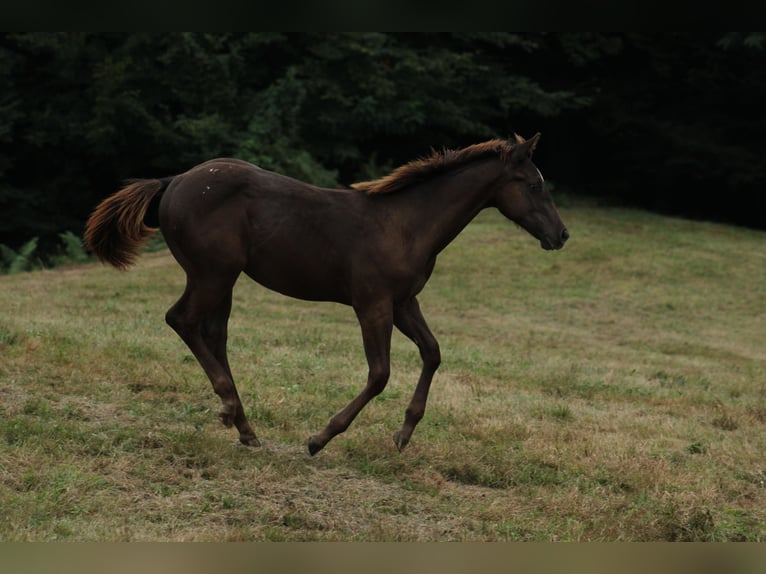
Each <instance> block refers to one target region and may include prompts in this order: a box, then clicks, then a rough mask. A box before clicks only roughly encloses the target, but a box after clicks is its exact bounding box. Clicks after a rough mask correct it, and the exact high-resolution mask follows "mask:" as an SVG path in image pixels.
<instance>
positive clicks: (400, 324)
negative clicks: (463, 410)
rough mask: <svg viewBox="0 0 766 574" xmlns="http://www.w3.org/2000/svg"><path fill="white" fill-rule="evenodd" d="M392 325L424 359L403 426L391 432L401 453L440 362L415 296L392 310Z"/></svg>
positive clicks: (422, 411)
mask: <svg viewBox="0 0 766 574" xmlns="http://www.w3.org/2000/svg"><path fill="white" fill-rule="evenodd" d="M394 324H395V325H396V328H397V329H399V330H400V331H401V332H402V333H403V334H404V335H406V336H407V337H409V338H410V339H412V341H414V342H415V344H416V345H417V346H418V349H419V350H420V357H421V359H422V360H423V370H422V371H421V373H420V379H418V384H417V387H415V392H414V393H413V395H412V400H411V401H410V404H409V406H408V407H407V410H406V412H405V414H404V424H403V425H402V428H401V429H400V430H398V431H397V432H396V433H395V434H394V443H395V444H396V448H398V449H399V451H400V452H401V451H402V449H403V448H404V447H405V446H407V443H409V442H410V438H411V437H412V431H414V430H415V426H416V425H417V424H418V422H420V419H422V418H423V415H424V414H425V412H426V401H427V400H428V390H429V389H430V387H431V380H432V379H433V376H434V373H436V369H438V368H439V364H440V363H441V352H440V350H439V343H438V341H437V340H436V338H435V337H434V336H433V334H432V333H431V330H430V329H429V328H428V325H427V324H426V320H425V319H424V318H423V314H422V313H421V312H420V305H419V304H418V301H417V299H415V298H414V297H413V298H412V299H410V300H409V301H407V302H406V303H404V304H402V305H399V306H397V307H396V309H395V310H394Z"/></svg>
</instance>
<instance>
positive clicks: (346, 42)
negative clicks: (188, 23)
mask: <svg viewBox="0 0 766 574" xmlns="http://www.w3.org/2000/svg"><path fill="white" fill-rule="evenodd" d="M764 37H766V36H764V34H763V33H753V32H737V33H725V34H704V35H700V34H691V33H651V34H650V33H644V34H640V33H618V34H608V33H597V32H587V33H579V32H578V33H555V34H554V33H521V34H514V33H505V32H497V33H369V32H364V33H262V32H253V33H168V34H162V35H160V34H147V33H88V32H78V33H71V32H58V33H50V32H34V33H2V34H0V78H1V79H2V82H0V211H2V213H3V214H4V217H3V218H2V219H1V220H0V243H4V244H6V245H8V246H9V248H10V249H12V250H18V249H20V248H21V247H22V246H23V245H24V244H25V243H26V242H28V241H29V240H30V239H31V238H32V237H38V238H39V245H38V247H37V249H38V251H39V253H40V254H42V256H44V257H49V256H51V254H56V253H57V250H58V249H59V244H60V241H61V240H60V234H62V233H65V232H66V230H74V232H75V233H77V232H78V230H79V229H81V228H82V225H83V223H84V221H85V219H86V218H87V216H88V214H89V213H90V212H91V210H92V209H93V207H94V206H95V204H96V203H98V201H100V200H101V199H102V198H103V197H105V196H106V195H108V194H109V193H112V192H113V191H115V190H116V189H117V188H118V187H119V185H120V183H121V182H122V181H123V180H124V179H128V178H133V177H150V176H167V175H172V174H175V173H180V172H183V171H185V170H186V169H188V168H189V167H191V166H192V165H194V164H196V163H199V162H201V161H204V160H207V159H210V158H212V157H215V156H237V157H240V158H243V159H246V160H250V161H253V162H255V163H257V164H259V165H261V166H262V167H264V168H267V169H272V170H276V171H279V172H282V173H285V174H287V175H291V176H293V177H296V178H299V179H303V180H306V181H310V182H313V183H316V184H319V185H323V186H334V185H338V184H341V185H346V184H349V183H351V182H353V181H358V180H362V179H367V178H369V177H374V176H379V175H381V174H382V173H385V171H386V170H388V169H390V168H391V167H393V166H396V165H399V164H401V163H403V162H405V161H409V160H411V159H412V158H414V157H417V156H419V155H423V154H424V153H427V152H428V150H429V149H430V148H431V147H441V146H453V147H454V146H461V145H467V144H470V143H475V142H477V141H480V140H482V139H486V138H490V137H498V136H499V137H507V136H509V135H511V134H512V133H513V132H518V133H520V134H522V135H529V134H532V133H534V132H535V131H541V132H543V134H544V137H543V140H542V142H543V143H542V144H541V147H540V151H539V152H538V153H539V154H541V155H542V157H543V160H542V161H541V165H542V167H543V169H544V172H545V174H546V178H547V179H549V180H555V181H557V182H560V183H561V184H563V185H566V186H567V187H568V188H569V189H572V190H573V191H574V193H582V192H583V191H585V192H588V193H599V194H616V195H619V196H620V197H621V201H632V202H635V203H640V204H642V205H645V206H648V207H652V208H657V209H666V210H673V211H676V212H683V213H684V214H686V215H706V216H711V217H717V218H729V219H735V220H737V221H741V222H744V223H747V224H752V225H757V226H758V225H761V226H762V225H765V223H764V222H763V212H764V203H763V201H764V199H763V197H762V194H761V193H760V189H761V187H762V185H761V182H762V181H763V180H764V178H766V167H765V164H763V162H762V161H760V157H761V155H762V154H761V151H762V145H761V142H762V141H763V133H764V131H766V120H764V119H763V114H761V113H760V108H761V101H762V99H763V93H764V92H765V91H766V73H764V70H766V66H764V63H765V62H764V57H766V52H765V51H764V49H763V46H764V45H766V42H764ZM671 92H672V97H669V93H671ZM596 152H597V153H596ZM721 189H737V191H738V197H739V198H740V201H738V202H725V203H722V202H720V201H717V198H719V197H720V190H721ZM706 198H714V199H706Z"/></svg>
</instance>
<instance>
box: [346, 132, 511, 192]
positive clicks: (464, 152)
mask: <svg viewBox="0 0 766 574" xmlns="http://www.w3.org/2000/svg"><path fill="white" fill-rule="evenodd" d="M515 138H516V143H524V141H525V140H524V138H522V137H521V136H519V135H516V136H515ZM514 145H515V144H514V143H511V142H509V141H507V140H500V139H494V140H489V141H486V142H483V143H478V144H474V145H470V146H468V147H465V148H463V149H456V150H455V149H444V150H441V151H436V150H433V151H432V153H431V155H430V156H428V157H424V158H420V159H416V160H414V161H411V162H409V163H407V164H405V165H403V166H401V167H398V168H396V169H395V170H394V171H392V172H391V173H390V174H388V175H387V176H385V177H382V178H380V179H376V180H374V181H362V182H359V183H355V184H353V185H352V186H351V187H353V188H354V189H358V190H359V191H364V192H365V193H370V194H372V193H392V192H394V191H399V190H400V189H403V188H405V187H407V186H409V185H412V184H413V183H418V182H421V181H423V180H425V179H428V178H430V177H434V176H435V175H438V174H440V173H444V172H446V171H448V170H450V169H453V168H455V167H458V166H460V165H463V164H465V163H468V162H470V161H473V160H476V159H481V158H484V157H490V156H494V155H499V156H500V157H501V158H502V159H503V160H504V161H505V160H506V159H507V158H508V156H509V154H510V152H511V150H512V149H513V147H514Z"/></svg>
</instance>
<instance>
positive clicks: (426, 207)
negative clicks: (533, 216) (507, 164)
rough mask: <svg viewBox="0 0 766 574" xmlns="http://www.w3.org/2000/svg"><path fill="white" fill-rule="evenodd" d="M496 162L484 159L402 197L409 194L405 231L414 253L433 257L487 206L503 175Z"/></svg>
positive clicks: (499, 163) (498, 163)
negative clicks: (408, 228)
mask: <svg viewBox="0 0 766 574" xmlns="http://www.w3.org/2000/svg"><path fill="white" fill-rule="evenodd" d="M503 167H504V166H503V164H502V162H501V161H500V159H499V158H498V159H494V158H493V159H485V160H479V161H476V162H473V163H471V164H469V165H467V166H465V167H463V168H459V169H458V170H456V171H454V172H451V173H447V174H444V175H443V176H441V177H439V178H438V179H436V180H433V181H431V182H428V183H426V184H423V185H421V186H419V187H418V188H417V189H415V188H413V189H411V190H408V191H404V192H403V193H402V197H404V196H405V195H408V194H412V195H413V198H414V197H417V201H414V202H413V203H414V209H412V210H411V214H410V219H409V226H410V227H411V229H410V230H409V231H410V233H411V237H412V238H413V241H414V242H415V243H416V244H417V247H418V251H420V252H421V253H423V254H428V253H430V254H432V255H436V254H437V253H439V252H440V251H442V250H443V249H444V248H445V247H447V245H449V244H450V242H452V240H453V239H455V237H457V235H458V234H459V233H460V232H461V231H462V230H463V229H464V228H465V227H466V226H467V225H468V224H469V223H470V222H471V221H472V220H473V218H474V217H476V215H477V214H478V213H479V212H480V211H481V210H482V209H484V208H485V207H487V206H488V205H489V204H490V200H491V198H492V197H493V195H494V191H495V187H496V185H498V180H499V178H500V176H501V174H502V172H503Z"/></svg>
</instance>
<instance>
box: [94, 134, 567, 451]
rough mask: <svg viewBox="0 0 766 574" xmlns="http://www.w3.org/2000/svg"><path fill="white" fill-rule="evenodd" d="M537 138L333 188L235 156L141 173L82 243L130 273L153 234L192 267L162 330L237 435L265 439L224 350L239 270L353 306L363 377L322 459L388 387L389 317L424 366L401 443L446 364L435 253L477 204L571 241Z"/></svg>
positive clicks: (433, 158)
mask: <svg viewBox="0 0 766 574" xmlns="http://www.w3.org/2000/svg"><path fill="white" fill-rule="evenodd" d="M539 138H540V134H539V133H536V134H535V135H534V136H533V137H532V138H530V139H528V140H525V139H524V138H522V137H521V136H518V135H515V137H514V140H511V139H493V140H489V141H485V142H482V143H477V144H474V145H470V146H468V147H465V148H462V149H446V148H445V149H442V150H438V151H437V150H431V155H430V156H425V157H421V158H419V159H416V160H413V161H411V162H409V163H407V164H405V165H402V166H401V167H399V168H397V169H395V170H393V171H392V172H391V173H390V174H389V175H386V176H385V177H383V178H381V179H377V180H374V181H365V182H360V183H356V184H353V185H351V186H350V188H344V189H326V188H320V187H316V186H314V185H310V184H308V183H304V182H301V181H298V180H296V179H293V178H290V177H287V176H285V175H281V174H278V173H274V172H271V171H268V170H265V169H261V168H259V167H257V166H255V165H253V164H251V163H248V162H246V161H242V160H239V159H232V158H217V159H211V160H209V161H206V162H204V163H201V164H199V165H197V166H195V167H192V168H191V169H189V170H188V171H186V172H185V173H181V174H179V175H176V176H173V177H167V178H161V179H138V180H130V181H128V182H126V185H125V186H124V187H123V188H122V189H120V190H119V191H118V192H116V193H115V194H114V195H112V196H110V197H107V198H106V199H104V200H103V201H102V202H101V203H100V204H99V205H98V206H97V207H96V208H95V210H94V211H93V213H92V214H91V215H90V217H89V219H88V221H87V223H86V227H85V234H84V244H85V246H86V248H87V249H88V250H89V251H91V252H92V253H93V254H95V255H96V256H97V257H98V259H100V260H101V261H102V262H104V263H105V264H111V265H113V266H114V267H116V268H118V269H121V270H125V269H127V268H128V267H129V266H130V265H131V264H133V262H134V261H135V258H136V257H137V256H138V253H139V250H140V247H141V246H142V244H143V243H144V242H145V241H147V240H148V238H149V237H150V236H151V235H152V234H153V233H154V232H156V231H157V227H155V226H154V225H156V224H155V222H156V221H157V220H158V221H159V230H160V231H161V233H162V235H163V236H164V239H165V242H166V243H167V246H168V248H169V249H170V252H171V253H172V255H173V256H174V258H175V259H176V260H177V262H178V263H179V264H180V266H181V267H182V268H183V270H184V271H185V272H186V287H185V290H184V292H183V294H182V295H181V297H180V299H179V300H178V301H177V302H176V303H175V304H174V305H173V306H172V307H171V308H170V309H169V310H168V312H167V314H166V317H165V319H166V321H167V323H168V325H169V326H170V327H171V328H172V329H173V330H174V331H175V332H176V333H177V334H178V335H179V336H180V337H181V339H182V340H183V341H184V342H185V343H186V345H187V346H188V347H189V349H190V350H191V352H192V353H193V354H194V356H195V358H196V359H197V361H198V362H199V364H200V366H201V367H202V369H203V370H204V371H205V373H206V375H207V377H208V378H209V379H210V382H211V383H212V386H213V390H214V392H215V393H216V394H217V395H218V396H219V397H220V400H221V405H222V408H221V411H220V413H219V417H220V419H221V421H222V422H223V424H225V425H226V426H227V427H231V426H232V425H234V426H235V427H236V429H237V430H238V431H239V441H240V442H241V443H242V444H244V445H248V446H260V441H259V439H258V438H257V437H256V434H255V432H254V431H253V428H252V427H251V426H250V423H249V421H248V418H247V416H246V414H245V410H244V408H243V406H242V402H241V400H240V398H239V394H238V393H237V389H236V387H235V384H234V378H233V376H232V371H231V368H230V366H229V361H228V358H227V352H226V341H227V324H228V319H229V315H230V312H231V306H232V290H233V287H234V284H235V282H236V281H237V279H238V278H239V276H240V275H241V274H242V273H244V274H245V275H247V276H249V277H250V278H251V279H253V280H255V281H256V282H258V283H260V284H261V285H263V286H265V287H267V288H268V289H272V290H274V291H277V292H279V293H282V294H284V295H287V296H290V297H294V298H298V299H303V300H309V301H334V302H337V303H342V304H345V305H349V306H351V307H352V308H353V311H354V312H355V314H356V318H357V320H358V322H359V325H360V327H361V331H362V343H363V346H364V352H365V356H366V359H367V364H368V376H367V383H366V385H365V386H364V388H363V389H362V390H361V392H360V393H359V394H358V395H357V396H356V397H355V398H354V399H353V400H352V401H351V402H350V403H348V405H346V406H345V407H344V408H343V409H341V410H340V411H338V412H337V414H335V415H334V416H333V417H332V418H331V419H330V421H329V422H328V424H327V425H326V427H325V428H324V429H323V430H322V431H321V432H319V433H317V434H314V435H312V436H310V437H309V439H308V444H307V446H308V451H309V454H310V455H312V456H313V455H315V454H316V453H317V452H319V451H320V450H321V449H322V448H324V447H325V446H326V445H327V443H328V442H329V441H330V440H331V439H332V438H333V437H335V436H337V435H338V434H340V433H342V432H344V431H345V430H346V429H347V428H348V427H349V425H350V424H351V422H352V421H353V420H354V418H355V417H356V416H357V415H358V414H359V412H360V411H361V410H362V409H363V408H364V406H365V405H366V404H367V403H368V402H369V401H370V400H371V399H372V398H373V397H375V396H376V395H378V394H379V393H381V392H382V391H383V389H384V388H385V386H386V383H387V382H388V379H389V373H390V350H391V336H392V331H393V327H394V326H395V327H396V328H397V329H399V331H401V332H402V333H403V334H404V335H405V336H406V337H408V338H409V339H411V340H412V341H413V342H414V343H415V344H416V345H417V347H418V349H419V352H420V356H421V360H422V370H421V372H420V377H419V379H418V382H417V385H416V386H415V391H414V393H413V395H412V398H411V400H410V402H409V405H408V406H407V409H406V411H405V415H404V422H403V424H402V426H401V428H400V429H399V430H398V431H397V432H396V433H395V434H394V443H395V445H396V448H397V449H398V450H399V451H402V449H404V448H405V446H407V444H408V443H409V442H410V438H411V436H412V433H413V431H414V429H415V426H416V425H417V424H418V422H420V420H421V419H422V418H423V415H424V413H425V410H426V401H427V398H428V392H429V388H430V386H431V381H432V379H433V376H434V373H435V372H436V370H437V368H438V367H439V364H440V362H441V353H440V349H439V343H438V342H437V340H436V338H435V337H434V335H433V334H432V333H431V330H430V329H429V327H428V324H427V323H426V321H425V319H424V318H423V314H422V313H421V310H420V305H419V303H418V299H417V296H418V294H419V293H420V292H421V290H422V289H423V287H424V286H425V284H426V282H427V281H428V279H429V277H430V276H431V273H432V271H433V269H434V265H435V263H436V258H437V255H438V254H439V253H440V252H441V251H442V250H443V249H444V248H445V247H446V246H447V245H448V244H449V243H450V242H451V241H452V240H453V239H455V237H456V236H457V235H458V234H459V233H460V232H461V231H462V230H463V228H465V227H466V226H467V225H468V223H469V222H470V221H471V220H472V219H473V218H474V217H475V216H476V215H477V214H478V213H479V212H480V211H481V210H483V209H485V208H489V207H494V208H497V209H498V210H499V211H500V212H501V213H502V214H503V215H504V216H505V217H506V218H507V219H509V220H511V221H513V222H515V223H516V224H517V225H518V226H520V227H521V228H523V229H524V230H526V231H527V232H528V233H529V234H530V235H532V236H533V237H534V238H536V239H537V240H538V241H539V242H540V245H541V247H542V248H543V249H545V250H555V249H560V248H562V247H563V246H564V243H565V242H566V241H567V239H568V238H569V232H568V231H567V228H566V227H565V226H564V224H563V223H562V221H561V218H560V216H559V213H558V211H557V209H556V206H555V204H554V201H553V198H552V197H551V195H550V193H549V191H548V189H547V187H546V185H545V181H544V179H543V176H542V174H541V173H540V170H539V169H537V167H536V166H535V165H534V163H533V162H532V154H533V152H534V150H535V148H536V146H537V143H538V141H539Z"/></svg>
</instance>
